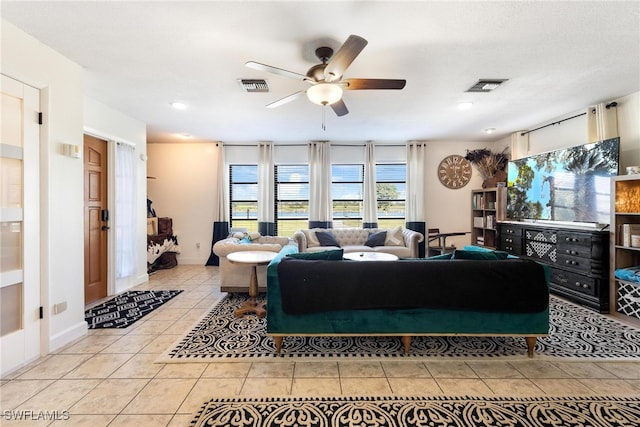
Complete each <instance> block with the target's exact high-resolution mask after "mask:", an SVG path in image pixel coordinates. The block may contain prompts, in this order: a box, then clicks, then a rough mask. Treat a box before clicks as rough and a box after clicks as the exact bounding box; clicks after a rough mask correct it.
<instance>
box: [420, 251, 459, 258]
mask: <svg viewBox="0 0 640 427" xmlns="http://www.w3.org/2000/svg"><path fill="white" fill-rule="evenodd" d="M451 257H453V252H447V253H446V254H440V255H434V256H430V257H429V258H426V259H451Z"/></svg>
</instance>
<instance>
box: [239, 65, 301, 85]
mask: <svg viewBox="0 0 640 427" xmlns="http://www.w3.org/2000/svg"><path fill="white" fill-rule="evenodd" d="M244 65H246V66H247V67H249V68H253V69H254V70H258V71H266V72H269V73H273V74H278V75H279V76H284V77H289V78H292V79H296V80H310V79H309V77H307V76H305V75H304V74H300V73H296V72H293V71H289V70H284V69H282V68H278V67H273V66H271V65H266V64H261V63H260V62H255V61H249V62H247V63H246V64H244Z"/></svg>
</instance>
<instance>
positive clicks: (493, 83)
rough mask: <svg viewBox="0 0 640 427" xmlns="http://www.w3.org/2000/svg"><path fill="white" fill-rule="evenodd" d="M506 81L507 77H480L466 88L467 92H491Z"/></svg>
mask: <svg viewBox="0 0 640 427" xmlns="http://www.w3.org/2000/svg"><path fill="white" fill-rule="evenodd" d="M506 81H507V79H480V80H478V82H477V83H476V84H474V85H473V86H471V87H470V88H469V89H467V92H491V91H492V90H494V89H497V88H498V87H500V85H501V84H502V83H504V82H506Z"/></svg>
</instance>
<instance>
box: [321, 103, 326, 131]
mask: <svg viewBox="0 0 640 427" xmlns="http://www.w3.org/2000/svg"><path fill="white" fill-rule="evenodd" d="M326 108H327V106H326V105H324V104H323V105H322V130H325V131H326V130H327V127H326V126H325V124H324V110H325V109H326Z"/></svg>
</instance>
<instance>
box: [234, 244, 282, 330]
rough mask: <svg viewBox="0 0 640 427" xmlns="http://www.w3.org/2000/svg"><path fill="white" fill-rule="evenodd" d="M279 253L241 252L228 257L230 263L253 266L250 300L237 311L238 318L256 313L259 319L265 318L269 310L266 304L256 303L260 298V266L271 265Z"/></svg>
mask: <svg viewBox="0 0 640 427" xmlns="http://www.w3.org/2000/svg"><path fill="white" fill-rule="evenodd" d="M276 255H278V254H277V252H270V251H239V252H232V253H230V254H229V255H227V259H228V260H229V262H231V263H234V264H248V265H250V266H251V279H250V280H249V299H248V300H247V301H246V302H245V303H244V304H242V306H241V307H240V308H238V309H237V310H236V311H235V315H236V317H240V316H243V315H245V314H247V313H255V314H256V315H258V317H264V316H265V315H266V314H267V310H266V309H265V307H264V304H262V303H260V304H258V302H257V301H256V297H257V296H258V272H257V270H256V269H257V267H258V266H259V265H265V264H269V263H270V262H271V260H273V259H274V258H275V257H276Z"/></svg>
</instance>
